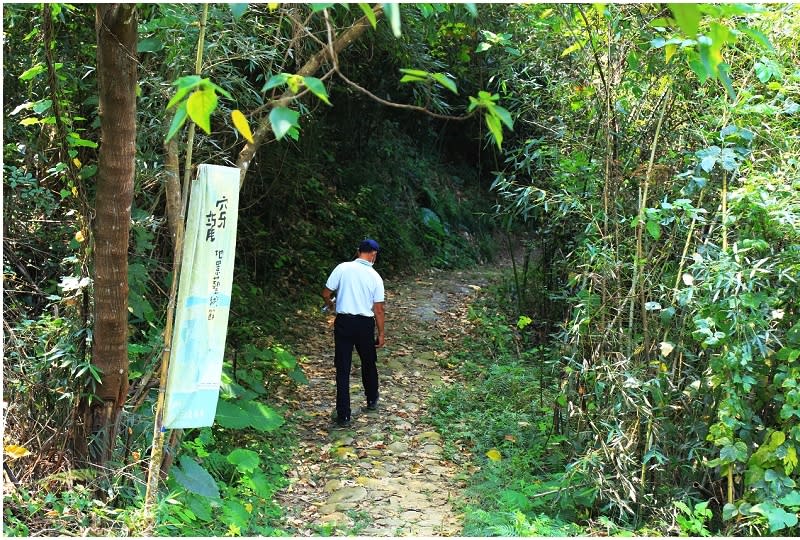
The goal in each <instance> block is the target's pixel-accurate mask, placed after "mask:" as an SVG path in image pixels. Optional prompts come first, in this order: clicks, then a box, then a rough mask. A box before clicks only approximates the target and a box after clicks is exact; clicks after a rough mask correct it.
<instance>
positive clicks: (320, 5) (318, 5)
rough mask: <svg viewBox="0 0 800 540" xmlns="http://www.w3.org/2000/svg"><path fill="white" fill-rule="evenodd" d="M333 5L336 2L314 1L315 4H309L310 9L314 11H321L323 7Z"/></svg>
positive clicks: (326, 7)
mask: <svg viewBox="0 0 800 540" xmlns="http://www.w3.org/2000/svg"><path fill="white" fill-rule="evenodd" d="M335 5H336V4H335V3H334V2H320V3H315V4H311V11H313V12H314V13H318V12H320V11H322V10H323V9H328V8H330V7H333V6H335Z"/></svg>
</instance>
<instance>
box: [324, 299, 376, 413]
mask: <svg viewBox="0 0 800 540" xmlns="http://www.w3.org/2000/svg"><path fill="white" fill-rule="evenodd" d="M333 338H334V343H335V345H336V351H335V356H334V365H335V366H336V415H337V417H338V418H341V419H345V418H350V368H351V366H352V362H353V347H355V348H356V351H357V352H358V356H359V358H361V382H362V383H363V384H364V393H365V394H366V396H367V401H374V400H376V399H378V366H377V365H376V364H377V361H378V353H377V350H376V349H375V318H374V317H365V316H363V315H347V314H345V313H340V314H338V315H336V321H335V322H334V325H333Z"/></svg>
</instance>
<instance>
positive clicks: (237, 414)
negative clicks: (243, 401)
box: [214, 399, 250, 429]
mask: <svg viewBox="0 0 800 540" xmlns="http://www.w3.org/2000/svg"><path fill="white" fill-rule="evenodd" d="M214 421H215V422H216V423H217V424H219V425H220V426H222V427H224V428H228V429H242V428H246V427H248V426H249V425H250V415H249V414H248V413H246V412H245V411H244V410H243V409H242V408H241V407H239V406H238V405H236V404H235V403H233V402H231V401H227V400H225V399H220V400H219V401H218V402H217V414H216V416H215V417H214Z"/></svg>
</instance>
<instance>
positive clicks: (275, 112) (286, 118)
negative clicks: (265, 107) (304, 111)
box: [269, 107, 300, 140]
mask: <svg viewBox="0 0 800 540" xmlns="http://www.w3.org/2000/svg"><path fill="white" fill-rule="evenodd" d="M299 117H300V113H298V112H297V111H293V110H291V109H289V108H287V107H275V108H274V109H272V111H270V113H269V122H270V124H271V125H272V132H273V133H275V138H276V139H278V140H281V139H283V137H284V136H286V134H287V133H288V134H289V135H291V133H290V130H291V129H292V128H295V129H297V128H299V127H300V126H299V124H298V123H297V120H298V118H299Z"/></svg>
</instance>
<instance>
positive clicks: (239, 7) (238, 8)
mask: <svg viewBox="0 0 800 540" xmlns="http://www.w3.org/2000/svg"><path fill="white" fill-rule="evenodd" d="M228 7H229V8H230V10H231V14H232V15H233V16H234V18H236V19H241V18H242V15H244V14H245V13H246V12H247V4H228Z"/></svg>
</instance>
